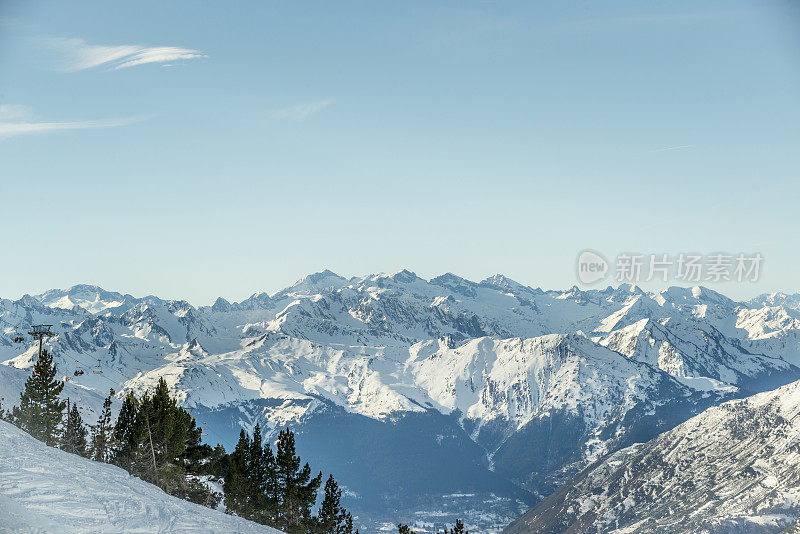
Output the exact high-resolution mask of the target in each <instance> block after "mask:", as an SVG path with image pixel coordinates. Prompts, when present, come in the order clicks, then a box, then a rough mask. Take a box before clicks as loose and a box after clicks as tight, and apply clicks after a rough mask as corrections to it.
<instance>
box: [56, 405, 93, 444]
mask: <svg viewBox="0 0 800 534" xmlns="http://www.w3.org/2000/svg"><path fill="white" fill-rule="evenodd" d="M86 435H87V430H86V425H84V424H83V419H82V418H81V414H80V412H79V411H78V405H77V404H73V405H72V407H71V408H70V410H69V412H67V422H66V424H65V425H64V432H63V435H62V438H61V448H62V449H64V450H65V451H67V452H71V453H72V454H79V455H81V456H84V457H86V456H88V455H89V451H88V450H87V445H88V444H87V441H86Z"/></svg>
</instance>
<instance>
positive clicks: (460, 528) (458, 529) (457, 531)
mask: <svg viewBox="0 0 800 534" xmlns="http://www.w3.org/2000/svg"><path fill="white" fill-rule="evenodd" d="M442 534H469V530H464V523H462V522H461V520H460V519H456V525H455V526H454V527H453V528H451V529H449V530H448V528H447V527H444V530H443V531H442Z"/></svg>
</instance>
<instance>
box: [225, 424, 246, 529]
mask: <svg viewBox="0 0 800 534" xmlns="http://www.w3.org/2000/svg"><path fill="white" fill-rule="evenodd" d="M249 457H250V438H249V437H248V436H247V434H246V433H245V431H244V429H242V430H241V431H239V442H238V443H237V444H236V448H235V449H234V450H233V452H232V453H231V455H230V459H229V462H228V471H227V473H226V475H225V485H224V486H223V488H224V491H225V509H226V511H227V512H228V513H230V514H236V515H238V516H240V517H246V518H249V517H250V516H251V511H250V502H249V497H250V494H251V490H250V477H249V474H248V472H247V465H248V463H249Z"/></svg>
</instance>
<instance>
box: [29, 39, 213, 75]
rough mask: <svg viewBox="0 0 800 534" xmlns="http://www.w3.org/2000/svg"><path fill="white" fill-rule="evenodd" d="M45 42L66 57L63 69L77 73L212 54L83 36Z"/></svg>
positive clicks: (168, 61)
mask: <svg viewBox="0 0 800 534" xmlns="http://www.w3.org/2000/svg"><path fill="white" fill-rule="evenodd" d="M44 45H45V46H47V47H48V48H50V49H52V50H54V51H55V52H56V53H58V54H59V55H60V56H62V65H61V68H62V69H64V70H66V71H70V72H74V71H79V70H86V69H92V68H96V67H108V68H109V70H117V69H125V68H128V67H134V66H137V65H146V64H148V63H161V64H164V63H170V62H172V61H177V60H181V59H196V58H205V57H208V56H207V55H205V54H204V53H202V52H200V51H199V50H191V49H189V48H179V47H177V46H154V47H146V46H139V45H118V46H103V45H90V44H87V43H86V41H85V40H83V39H66V38H62V37H57V38H49V39H45V41H44Z"/></svg>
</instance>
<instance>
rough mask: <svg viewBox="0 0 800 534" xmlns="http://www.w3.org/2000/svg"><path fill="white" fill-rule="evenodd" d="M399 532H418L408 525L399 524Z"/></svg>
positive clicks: (408, 533)
mask: <svg viewBox="0 0 800 534" xmlns="http://www.w3.org/2000/svg"><path fill="white" fill-rule="evenodd" d="M397 532H398V534H417V533H416V532H414V531H413V530H411V529H410V528H408V525H397Z"/></svg>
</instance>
